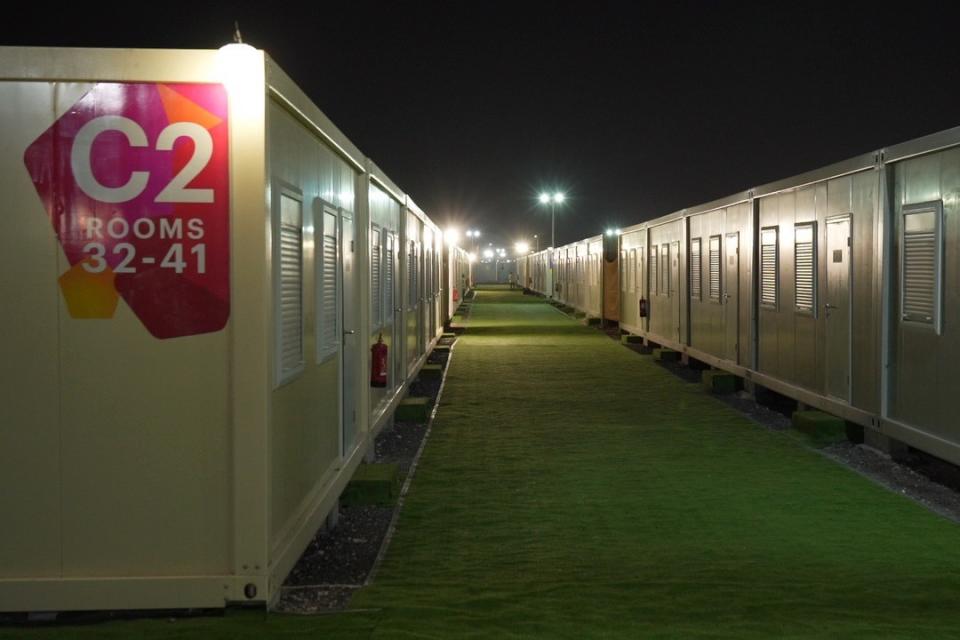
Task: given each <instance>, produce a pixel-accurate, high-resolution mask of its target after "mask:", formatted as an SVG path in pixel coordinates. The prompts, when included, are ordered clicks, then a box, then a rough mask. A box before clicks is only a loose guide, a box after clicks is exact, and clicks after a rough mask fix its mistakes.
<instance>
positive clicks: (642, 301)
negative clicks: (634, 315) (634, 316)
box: [640, 298, 647, 318]
mask: <svg viewBox="0 0 960 640" xmlns="http://www.w3.org/2000/svg"><path fill="white" fill-rule="evenodd" d="M640 317H641V318H646V317H647V301H646V299H645V298H640Z"/></svg>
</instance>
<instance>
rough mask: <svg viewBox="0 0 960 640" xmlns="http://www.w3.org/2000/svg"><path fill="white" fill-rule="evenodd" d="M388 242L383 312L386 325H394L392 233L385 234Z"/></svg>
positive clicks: (385, 253) (384, 261) (384, 275)
mask: <svg viewBox="0 0 960 640" xmlns="http://www.w3.org/2000/svg"><path fill="white" fill-rule="evenodd" d="M383 237H384V239H385V240H386V247H385V251H384V256H383V257H384V260H383V310H384V316H385V317H384V324H388V325H389V324H393V287H394V284H393V281H394V275H393V245H394V238H393V234H392V233H386V232H384V234H383Z"/></svg>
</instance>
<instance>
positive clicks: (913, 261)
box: [903, 231, 937, 324]
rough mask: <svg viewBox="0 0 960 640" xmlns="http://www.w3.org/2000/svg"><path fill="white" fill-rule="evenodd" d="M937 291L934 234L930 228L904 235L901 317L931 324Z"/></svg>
mask: <svg viewBox="0 0 960 640" xmlns="http://www.w3.org/2000/svg"><path fill="white" fill-rule="evenodd" d="M936 291H937V236H936V233H935V232H933V231H920V232H911V233H906V234H904V238H903V317H904V319H906V320H911V321H914V322H926V323H930V324H933V318H934V313H935V312H936Z"/></svg>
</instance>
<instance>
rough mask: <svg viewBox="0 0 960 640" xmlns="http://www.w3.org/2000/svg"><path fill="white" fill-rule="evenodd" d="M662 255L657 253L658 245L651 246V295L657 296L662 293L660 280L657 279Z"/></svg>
mask: <svg viewBox="0 0 960 640" xmlns="http://www.w3.org/2000/svg"><path fill="white" fill-rule="evenodd" d="M659 262H660V257H659V256H658V255H657V247H650V295H651V296H655V295H658V294H659V293H660V280H658V279H657V274H658V273H659V272H658V270H657V267H658V263H659Z"/></svg>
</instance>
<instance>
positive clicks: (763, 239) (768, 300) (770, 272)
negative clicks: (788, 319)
mask: <svg viewBox="0 0 960 640" xmlns="http://www.w3.org/2000/svg"><path fill="white" fill-rule="evenodd" d="M777 235H778V233H777V228H776V227H771V228H769V229H763V230H762V231H761V232H760V306H762V307H766V308H768V309H776V308H777V281H778V280H777Z"/></svg>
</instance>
